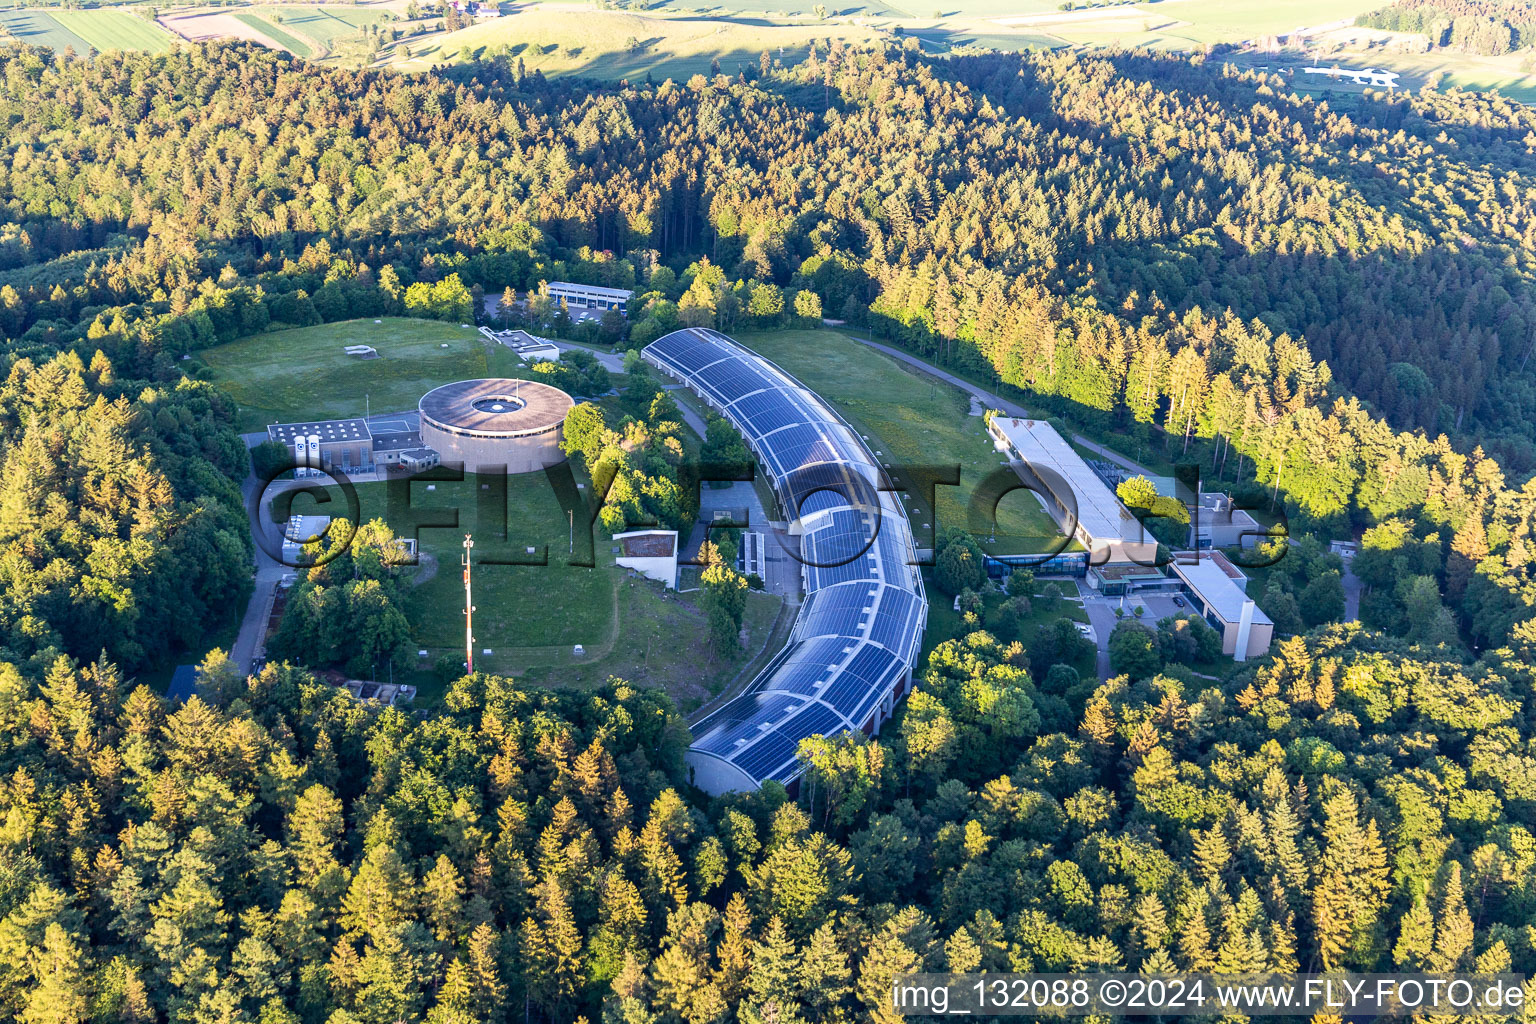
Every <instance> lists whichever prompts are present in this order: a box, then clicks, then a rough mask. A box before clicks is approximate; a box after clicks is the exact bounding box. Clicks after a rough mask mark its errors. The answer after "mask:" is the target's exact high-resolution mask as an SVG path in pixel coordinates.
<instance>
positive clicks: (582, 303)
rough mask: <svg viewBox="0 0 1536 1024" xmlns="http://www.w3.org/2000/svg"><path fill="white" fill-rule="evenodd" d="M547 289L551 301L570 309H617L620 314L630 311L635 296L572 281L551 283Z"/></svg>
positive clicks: (623, 291) (613, 289)
mask: <svg viewBox="0 0 1536 1024" xmlns="http://www.w3.org/2000/svg"><path fill="white" fill-rule="evenodd" d="M545 289H546V291H547V292H548V293H549V297H550V298H551V299H554V300H556V301H563V302H564V303H565V304H566V306H567V307H568V308H570V309H595V310H600V311H607V310H610V309H616V310H618V311H619V312H620V313H627V312H628V311H629V300H630V299H631V298H632V297H634V294H635V293H634V292H632V291H629V290H627V289H624V288H603V287H601V286H599V285H595V284H575V283H573V282H571V281H550V282H549V283H548V284H547V285H546V286H545Z"/></svg>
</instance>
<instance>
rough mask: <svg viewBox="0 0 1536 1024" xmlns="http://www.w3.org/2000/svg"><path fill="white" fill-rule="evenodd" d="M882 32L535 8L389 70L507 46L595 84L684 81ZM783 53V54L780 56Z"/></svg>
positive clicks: (425, 49)
mask: <svg viewBox="0 0 1536 1024" xmlns="http://www.w3.org/2000/svg"><path fill="white" fill-rule="evenodd" d="M875 34H876V33H875V32H874V31H873V30H871V29H869V28H865V27H862V26H856V25H846V24H831V23H808V24H788V25H784V24H770V23H768V22H766V21H764V20H761V19H752V18H745V19H735V20H728V19H714V20H710V19H703V18H672V17H653V16H647V15H637V14H628V13H624V12H621V11H603V10H582V11H581V12H580V15H579V16H573V12H572V11H570V10H568V9H563V8H560V9H555V8H550V7H543V6H536V7H529V8H525V9H523V10H521V11H518V12H517V13H515V14H511V15H507V16H505V17H502V18H498V19H495V20H494V21H483V22H479V23H477V24H474V25H471V26H469V27H468V28H464V29H460V30H459V31H457V32H449V33H446V34H443V35H436V36H432V37H430V38H429V39H426V40H419V39H418V40H414V41H413V40H410V39H407V40H404V41H403V42H404V44H405V45H407V46H409V48H410V56H409V57H407V56H405V53H404V51H403V50H402V49H401V48H400V47H399V46H397V47H396V48H395V49H394V50H392V51H391V56H390V57H389V58H388V62H389V64H390V66H393V67H398V68H401V69H402V70H421V69H424V68H428V67H431V66H432V65H435V64H444V63H453V62H458V61H462V60H463V54H464V53H465V52H466V51H467V52H468V53H469V54H470V55H472V56H473V57H475V58H476V59H482V58H486V57H490V56H492V55H494V54H495V53H496V52H497V51H498V49H499V48H500V47H503V46H504V47H506V48H507V50H508V52H509V53H510V55H511V57H512V58H513V59H520V60H522V62H523V65H524V67H526V68H527V69H528V70H529V71H542V72H543V73H544V74H546V75H555V74H580V75H584V76H586V77H589V78H599V79H609V80H613V79H620V78H640V77H643V76H645V75H646V74H647V73H649V74H650V75H652V76H653V77H655V78H657V79H664V78H672V79H675V80H678V81H685V80H687V79H688V78H690V77H692V76H693V75H695V74H706V75H707V74H709V72H710V66H711V62H712V61H716V60H718V61H719V62H720V67H721V69H722V70H723V71H725V72H726V73H733V72H734V71H735V70H736V68H737V65H739V64H756V63H757V61H758V59H759V56H760V55H761V54H762V52H763V51H764V50H767V51H768V52H769V53H770V54H772V55H773V56H774V57H775V58H777V59H780V60H782V61H783V62H784V63H785V64H794V63H798V62H799V61H801V60H804V59H805V55H806V53H807V52H808V51H809V47H810V44H811V42H812V41H813V40H823V41H825V40H829V39H831V38H834V37H837V38H842V39H845V40H863V39H869V38H873V37H874V36H875ZM781 51H782V53H781Z"/></svg>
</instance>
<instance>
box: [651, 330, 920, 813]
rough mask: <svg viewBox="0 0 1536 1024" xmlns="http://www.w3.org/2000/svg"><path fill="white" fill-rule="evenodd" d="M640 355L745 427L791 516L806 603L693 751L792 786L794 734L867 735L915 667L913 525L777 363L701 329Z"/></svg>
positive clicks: (849, 435)
mask: <svg viewBox="0 0 1536 1024" xmlns="http://www.w3.org/2000/svg"><path fill="white" fill-rule="evenodd" d="M644 355H645V357H646V359H648V360H649V361H650V362H652V363H654V364H655V365H657V366H659V367H660V368H662V369H663V370H665V371H667V372H668V373H670V374H672V375H673V376H676V377H678V378H679V379H681V380H683V381H685V382H686V383H687V384H688V386H689V387H691V388H693V389H694V390H695V391H697V392H698V393H699V394H700V395H701V396H702V397H703V398H704V399H705V400H706V401H707V402H708V403H709V404H710V405H711V406H713V407H714V408H715V409H716V410H717V411H718V412H719V413H720V415H722V416H724V417H725V418H726V419H727V420H729V421H730V422H731V424H732V425H733V426H735V427H736V429H737V430H739V431H740V432H741V434H742V436H743V437H744V438H745V439H746V442H747V445H748V446H749V447H750V448H751V449H752V451H753V452H754V453H755V454H756V455H757V458H758V460H759V462H760V463H761V464H762V466H763V468H764V471H765V472H766V473H767V475H768V478H769V481H770V482H771V483H772V485H773V488H774V492H775V494H776V495H777V496H778V498H779V503H780V505H781V506H782V507H783V509H784V513H785V515H786V516H790V517H793V516H795V515H796V513H797V512H798V517H799V522H798V524H797V525H798V533H799V538H800V541H799V543H800V552H799V555H800V559H801V561H802V563H803V566H804V574H805V589H806V598H805V603H804V604H803V605H802V606H801V609H800V615H799V617H798V618H797V619H796V621H795V628H794V631H793V632H792V633H791V635H790V639H789V642H788V644H786V645H785V647H784V649H783V650H782V651H780V652H779V654H778V656H777V657H775V658H774V660H773V661H772V662H771V663H770V664H769V665H768V667H767V668H766V669H764V670H763V672H762V673H761V674H760V675H758V677H757V678H756V679H755V680H753V682H752V684H751V685H750V686H748V687H747V689H746V691H745V692H743V693H742V694H741V695H740V696H738V697H736V698H734V699H732V700H731V701H729V702H728V703H726V704H725V705H724V706H723V707H721V708H720V709H719V710H718V711H716V712H714V713H713V714H711V715H710V716H709V717H707V718H705V719H704V720H703V721H702V722H700V723H699V724H698V726H697V727H696V728H695V729H694V742H693V746H692V747H691V748H690V755H691V756H692V757H695V758H697V757H705V758H717V759H719V760H721V761H724V762H726V763H727V764H729V765H731V766H733V767H735V768H737V769H739V770H740V771H741V772H742V773H743V774H745V775H746V776H748V777H750V779H751V780H752V781H753V783H754V784H760V783H762V782H764V781H765V780H768V779H774V780H776V781H778V782H784V783H787V782H789V781H790V780H791V779H793V778H794V777H795V776H796V775H798V774H799V771H800V764H799V762H798V761H797V760H796V757H795V752H796V750H797V749H798V747H799V744H800V741H801V740H802V739H805V738H807V737H810V736H815V735H818V734H821V735H832V734H835V733H839V732H842V731H844V730H849V731H853V732H857V731H859V730H861V729H862V728H863V727H864V726H865V725H866V724H869V723H871V722H872V720H874V719H875V717H876V715H877V714H878V713H879V712H880V711H881V710H882V703H883V701H884V700H885V698H886V696H887V695H888V694H891V693H892V692H893V691H894V689H895V688H896V686H897V685H898V683H899V682H900V681H901V680H903V679H905V678H906V676H907V674H908V672H909V671H910V669H911V667H912V666H913V664H914V663H915V662H916V659H917V654H918V649H919V647H920V646H921V644H922V637H923V628H924V625H925V624H926V621H927V603H926V598H925V596H924V594H923V587H922V579H921V577H920V576H919V575H918V571H917V568H916V565H915V562H916V561H917V559H916V557H915V554H916V549H915V547H914V545H913V541H912V527H911V524H910V523H909V522H908V521H907V517H906V513H905V511H904V510H903V509H902V507H901V504H900V502H899V501H897V500H896V498H895V496H894V494H893V493H892V492H891V490H890V489H889V487H886V488H884V489H882V487H881V485H882V483H884V481H885V479H886V478H885V475H884V473H883V471H882V470H881V468H880V465H879V463H878V462H876V461H875V459H874V457H873V456H872V455H871V454H870V451H869V449H868V447H867V446H866V445H865V444H864V443H863V441H862V440H861V439H860V438H859V436H858V435H857V434H855V433H854V432H853V431H852V430H851V429H850V428H849V427H848V426H847V424H845V423H844V422H843V420H842V419H841V418H840V417H839V416H838V415H837V413H835V412H833V411H832V409H831V408H830V407H829V406H828V405H827V404H826V403H825V402H823V401H822V400H821V398H820V397H818V396H817V395H816V394H814V393H813V392H811V391H808V390H806V389H805V388H804V387H803V386H802V385H801V384H800V383H799V382H798V381H796V380H795V379H794V378H793V377H791V376H789V375H788V374H787V373H785V372H784V371H783V370H780V369H779V368H778V367H777V366H775V365H773V363H771V362H769V361H768V360H766V359H763V358H762V357H760V356H758V355H756V354H754V353H753V352H751V351H749V350H747V349H744V348H742V347H741V346H740V345H738V344H736V343H735V342H734V341H732V340H731V339H729V338H727V337H725V336H724V335H722V334H719V333H717V332H715V331H710V330H702V329H690V330H682V331H674V332H673V333H671V334H668V335H666V336H665V337H662V338H659V339H657V340H656V341H654V342H652V343H651V344H650V345H648V346H647V347H646V349H645V351H644ZM795 532H796V531H795V530H792V531H791V533H792V534H793V533H795Z"/></svg>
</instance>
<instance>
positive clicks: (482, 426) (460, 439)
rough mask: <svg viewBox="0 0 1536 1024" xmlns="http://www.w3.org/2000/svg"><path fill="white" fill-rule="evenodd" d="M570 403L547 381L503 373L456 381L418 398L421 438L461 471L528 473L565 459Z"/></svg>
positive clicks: (569, 397)
mask: <svg viewBox="0 0 1536 1024" xmlns="http://www.w3.org/2000/svg"><path fill="white" fill-rule="evenodd" d="M575 404H576V403H575V402H574V401H573V400H572V399H571V396H570V395H568V394H566V393H565V392H564V391H561V390H560V389H559V388H553V387H550V386H549V385H548V384H538V383H535V382H533V381H528V380H512V379H509V378H506V377H489V378H482V379H480V380H461V381H457V382H456V383H453V384H444V385H443V386H442V387H440V388H434V389H432V390H431V391H428V392H427V393H426V394H425V395H423V396H422V398H421V402H420V404H419V406H418V408H419V409H420V411H421V440H422V443H423V444H425V445H426V446H427V447H429V448H432V449H435V450H436V451H437V453H438V455H439V456H441V457H442V460H443V462H445V463H453V462H457V463H462V464H463V466H464V468H465V470H466V471H467V472H471V473H473V472H476V471H478V470H480V469H481V468H485V469H490V468H491V467H493V466H494V467H500V466H505V467H507V472H508V473H531V472H533V471H534V470H538V469H544V468H546V467H548V466H553V465H556V464H557V463H561V462H564V461H565V453H564V452H562V451H561V450H560V438H561V436H562V433H563V430H562V428H563V426H564V423H565V414H566V413H567V412H569V411H570V410H571V408H572V406H574V405H575Z"/></svg>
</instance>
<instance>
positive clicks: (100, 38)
mask: <svg viewBox="0 0 1536 1024" xmlns="http://www.w3.org/2000/svg"><path fill="white" fill-rule="evenodd" d="M49 13H50V14H52V15H53V17H54V18H55V19H56V20H57V21H58V22H59V24H60V25H62V26H64V27H65V28H66V29H68V30H69V31H71V32H73V33H74V34H75V35H77V36H79V37H80V38H81V39H84V40H85V41H86V42H88V43H90V44H91V45H92V46H94V47H96V49H98V50H101V51H103V52H105V51H107V50H142V51H145V52H147V53H163V52H165V51H166V50H169V49H170V48H171V47H172V46H173V45H175V43H176V37H175V36H173V35H171V33H169V32H167V31H166V30H165V29H163V28H161V27H160V26H159V25H157V24H155V23H154V22H152V21H148V20H146V19H144V18H141V17H139V16H138V15H136V14H131V13H129V12H127V11H117V10H108V9H104V8H98V9H96V10H87V11H81V10H59V11H50V12H49Z"/></svg>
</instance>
